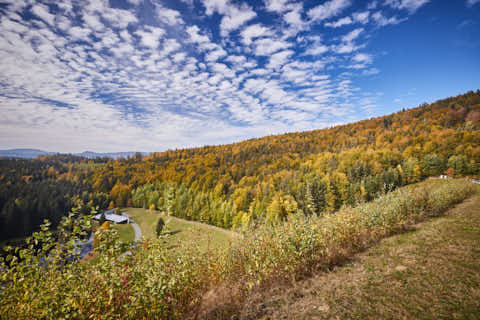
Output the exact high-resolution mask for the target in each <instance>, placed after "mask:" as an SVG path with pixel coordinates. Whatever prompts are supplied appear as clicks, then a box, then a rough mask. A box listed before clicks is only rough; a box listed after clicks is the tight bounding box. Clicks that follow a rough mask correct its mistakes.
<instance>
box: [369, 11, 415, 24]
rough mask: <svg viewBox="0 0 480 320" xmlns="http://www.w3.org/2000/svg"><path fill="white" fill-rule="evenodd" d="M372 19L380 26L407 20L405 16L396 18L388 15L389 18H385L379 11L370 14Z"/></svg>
mask: <svg viewBox="0 0 480 320" xmlns="http://www.w3.org/2000/svg"><path fill="white" fill-rule="evenodd" d="M372 19H373V21H375V23H376V24H377V25H379V26H380V27H384V26H387V25H395V24H399V23H401V22H403V21H405V20H407V18H404V19H398V18H397V17H396V16H393V17H390V18H386V17H385V16H384V15H383V14H382V13H381V12H380V11H377V12H375V13H374V14H373V15H372Z"/></svg>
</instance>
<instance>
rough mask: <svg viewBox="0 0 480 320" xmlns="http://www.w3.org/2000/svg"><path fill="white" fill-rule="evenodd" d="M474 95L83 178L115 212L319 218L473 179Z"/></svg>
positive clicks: (476, 152)
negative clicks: (422, 186)
mask: <svg viewBox="0 0 480 320" xmlns="http://www.w3.org/2000/svg"><path fill="white" fill-rule="evenodd" d="M479 129H480V91H476V92H473V91H471V92H468V93H466V94H464V95H460V96H457V97H453V98H448V99H444V100H440V101H437V102H435V103H432V104H429V105H427V104H424V105H422V106H420V107H418V108H415V109H411V110H403V111H401V112H398V113H395V114H392V115H389V116H385V117H379V118H374V119H370V120H364V121H360V122H356V123H352V124H348V125H343V126H337V127H334V128H330V129H325V130H315V131H310V132H300V133H291V134H284V135H277V136H268V137H264V138H260V139H252V140H248V141H244V142H241V143H236V144H231V145H223V146H207V147H202V148H193V149H184V150H175V151H167V152H163V153H154V154H152V155H150V156H146V157H143V158H142V159H140V158H139V157H137V158H136V159H126V160H118V161H114V162H113V161H112V162H109V163H108V164H107V165H106V166H104V167H102V168H101V169H100V170H97V171H96V172H94V173H93V175H92V179H93V180H92V185H93V187H94V189H95V190H97V191H101V192H105V193H108V194H109V195H110V196H111V198H112V199H113V201H114V202H115V205H116V206H130V205H134V206H140V207H142V206H143V207H154V208H156V209H159V210H164V211H167V212H168V213H170V214H172V215H175V216H178V217H182V218H187V219H192V220H197V221H202V222H206V223H210V224H214V225H217V226H221V227H225V228H240V227H243V228H246V227H250V226H251V225H252V224H262V223H265V222H267V223H275V222H276V221H279V220H284V219H285V218H286V217H287V216H288V215H291V214H297V213H301V214H304V215H322V214H324V213H328V212H333V211H335V210H338V209H339V208H341V207H342V206H344V205H355V204H357V203H361V202H366V201H370V200H372V199H373V198H375V197H376V196H377V195H379V194H382V193H385V192H388V191H392V190H394V189H396V188H397V187H399V186H402V185H405V184H409V183H413V182H417V181H420V180H423V179H424V178H426V177H429V176H437V175H440V174H445V173H446V174H449V175H451V176H456V175H457V176H458V175H460V176H468V175H474V176H475V175H479V173H480V171H479V168H480V131H479Z"/></svg>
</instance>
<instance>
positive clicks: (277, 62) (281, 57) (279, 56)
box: [267, 50, 294, 69]
mask: <svg viewBox="0 0 480 320" xmlns="http://www.w3.org/2000/svg"><path fill="white" fill-rule="evenodd" d="M292 54H294V52H293V51H292V50H284V51H280V52H277V53H274V54H272V55H271V56H270V60H269V62H268V65H267V68H268V69H277V68H279V67H281V66H282V65H284V64H285V63H286V62H287V60H288V58H289V57H290V56H291V55H292Z"/></svg>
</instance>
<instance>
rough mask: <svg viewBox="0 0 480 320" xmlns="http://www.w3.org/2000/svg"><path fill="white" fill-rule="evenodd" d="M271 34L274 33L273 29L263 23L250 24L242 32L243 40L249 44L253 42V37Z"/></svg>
mask: <svg viewBox="0 0 480 320" xmlns="http://www.w3.org/2000/svg"><path fill="white" fill-rule="evenodd" d="M270 35H272V31H271V30H270V29H269V28H267V27H264V26H262V25H261V24H253V25H250V26H248V27H246V28H245V29H243V30H242V32H241V36H242V42H243V43H244V44H245V45H247V46H248V45H250V44H251V43H252V39H256V38H259V37H265V36H270Z"/></svg>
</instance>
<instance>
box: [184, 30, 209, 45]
mask: <svg viewBox="0 0 480 320" xmlns="http://www.w3.org/2000/svg"><path fill="white" fill-rule="evenodd" d="M186 31H187V33H188V35H189V36H190V39H191V40H192V41H193V42H195V43H204V42H210V39H209V38H208V37H207V36H205V35H201V34H200V33H199V32H200V29H199V28H198V27H197V26H190V27H188V28H187V29H186Z"/></svg>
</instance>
